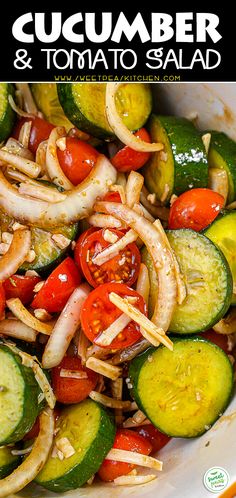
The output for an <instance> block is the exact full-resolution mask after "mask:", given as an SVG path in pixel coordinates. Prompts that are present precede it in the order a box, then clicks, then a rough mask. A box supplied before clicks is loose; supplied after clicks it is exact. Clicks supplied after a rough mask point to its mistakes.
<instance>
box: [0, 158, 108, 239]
mask: <svg viewBox="0 0 236 498" xmlns="http://www.w3.org/2000/svg"><path fill="white" fill-rule="evenodd" d="M115 181H116V169H115V168H114V167H113V166H112V164H111V163H110V161H109V160H108V159H107V158H106V157H105V156H103V155H100V156H99V157H98V160H97V162H96V165H95V167H94V168H93V170H92V171H91V173H90V174H89V175H88V177H87V178H86V179H85V180H84V181H83V182H82V183H80V184H79V185H78V186H77V187H75V188H73V190H71V191H70V192H68V193H67V192H66V193H65V195H66V199H65V201H63V202H59V203H55V204H52V203H48V202H44V201H39V200H36V199H29V198H27V197H25V196H24V195H21V194H19V192H18V191H17V190H16V189H15V188H14V187H13V186H12V185H11V184H10V183H9V182H8V181H7V180H6V178H5V177H4V175H3V174H2V172H1V170H0V207H1V208H2V209H3V210H5V211H6V213H7V214H8V215H9V216H12V217H13V218H15V219H16V220H18V221H19V222H21V223H23V224H25V223H27V224H29V225H36V226H38V227H41V228H44V229H46V228H47V227H48V228H50V227H53V226H61V225H62V226H64V225H69V224H71V223H74V222H75V221H78V220H79V219H82V218H86V217H87V216H88V215H90V214H91V213H92V208H93V205H94V203H95V201H96V200H97V198H98V197H104V195H105V194H106V193H107V192H108V190H109V187H110V186H111V184H112V183H115Z"/></svg>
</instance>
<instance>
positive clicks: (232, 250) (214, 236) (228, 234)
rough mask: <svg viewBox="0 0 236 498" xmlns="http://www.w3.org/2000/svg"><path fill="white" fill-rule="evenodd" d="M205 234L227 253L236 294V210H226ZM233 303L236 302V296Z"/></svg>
mask: <svg viewBox="0 0 236 498" xmlns="http://www.w3.org/2000/svg"><path fill="white" fill-rule="evenodd" d="M204 235H206V237H208V238H209V239H210V240H212V242H214V244H216V245H217V246H218V247H219V248H220V249H221V251H222V252H223V254H224V255H225V257H226V259H227V261H228V264H229V266H230V269H231V273H232V276H233V290H234V294H236V258H235V255H236V211H224V212H223V213H222V214H221V215H219V216H218V217H217V218H216V220H215V221H213V223H212V224H211V225H210V226H209V227H208V228H206V230H204ZM232 304H236V303H235V297H234V298H233V300H232Z"/></svg>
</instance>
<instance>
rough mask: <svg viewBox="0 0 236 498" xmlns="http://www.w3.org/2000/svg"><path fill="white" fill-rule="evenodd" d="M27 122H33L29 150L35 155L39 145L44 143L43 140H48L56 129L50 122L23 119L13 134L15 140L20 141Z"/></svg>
mask: <svg viewBox="0 0 236 498" xmlns="http://www.w3.org/2000/svg"><path fill="white" fill-rule="evenodd" d="M26 121H32V125H31V131H30V139H29V150H31V152H33V154H35V153H36V150H37V148H38V146H39V144H40V143H41V142H43V140H47V139H48V137H49V135H50V133H51V131H52V130H53V128H55V126H54V125H53V124H51V123H49V122H48V121H46V120H45V119H42V118H38V117H35V118H21V119H20V120H19V121H18V123H17V125H16V127H15V129H14V132H13V136H14V137H15V138H17V139H18V137H19V134H20V130H21V127H22V125H23V124H24V123H25V122H26Z"/></svg>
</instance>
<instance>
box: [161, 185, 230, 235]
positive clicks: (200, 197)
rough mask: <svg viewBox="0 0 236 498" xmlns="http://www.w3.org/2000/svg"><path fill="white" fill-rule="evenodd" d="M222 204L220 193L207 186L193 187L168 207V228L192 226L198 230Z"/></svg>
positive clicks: (209, 221) (212, 218)
mask: <svg viewBox="0 0 236 498" xmlns="http://www.w3.org/2000/svg"><path fill="white" fill-rule="evenodd" d="M223 206H224V198H223V197H222V195H220V194H218V193H217V192H214V191H213V190H210V189H209V188H194V189H192V190H188V191H187V192H184V193H183V194H181V195H180V196H179V197H178V198H177V199H176V201H175V202H174V204H172V207H171V208H170V216H169V228H171V229H176V228H192V230H196V232H200V230H203V228H206V227H207V226H208V225H210V223H212V221H214V219H215V218H216V217H217V215H218V214H219V212H220V210H221V208H222V207H223Z"/></svg>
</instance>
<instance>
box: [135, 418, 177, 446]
mask: <svg viewBox="0 0 236 498" xmlns="http://www.w3.org/2000/svg"><path fill="white" fill-rule="evenodd" d="M135 432H137V433H138V434H139V435H140V436H143V437H144V438H145V439H147V440H148V441H149V442H150V443H151V445H152V452H153V453H156V452H157V451H159V450H161V448H163V447H164V446H165V445H166V444H167V443H168V442H169V441H170V439H171V438H170V437H169V436H166V434H163V433H162V432H160V431H159V430H158V429H156V427H154V425H152V424H148V425H142V426H140V427H137V429H135Z"/></svg>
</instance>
